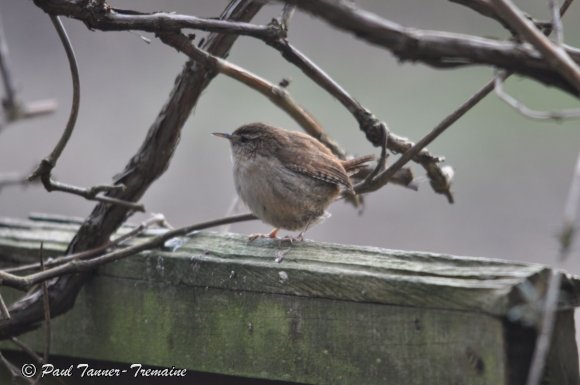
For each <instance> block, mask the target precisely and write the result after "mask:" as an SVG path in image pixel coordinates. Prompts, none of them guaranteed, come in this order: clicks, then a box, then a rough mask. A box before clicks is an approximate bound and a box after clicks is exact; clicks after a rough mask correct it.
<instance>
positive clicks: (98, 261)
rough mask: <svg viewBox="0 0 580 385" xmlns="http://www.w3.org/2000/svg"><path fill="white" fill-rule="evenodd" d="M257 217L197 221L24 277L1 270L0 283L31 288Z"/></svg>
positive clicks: (242, 215)
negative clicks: (170, 241)
mask: <svg viewBox="0 0 580 385" xmlns="http://www.w3.org/2000/svg"><path fill="white" fill-rule="evenodd" d="M254 219H256V217H255V216H254V215H253V214H241V215H234V216H231V217H225V218H220V219H216V220H212V221H208V222H202V223H196V224H193V225H190V226H185V227H181V228H178V229H175V230H169V231H167V232H166V233H164V234H162V235H158V236H156V237H153V238H151V239H149V240H147V241H144V242H141V243H139V244H136V245H132V246H128V247H126V248H123V249H120V250H115V251H112V252H110V253H107V254H104V255H101V256H98V257H95V258H92V259H88V260H84V259H74V260H71V261H69V262H67V263H65V264H62V265H58V266H56V267H53V268H50V269H48V270H45V271H41V272H38V273H34V274H30V275H28V276H24V277H18V276H16V275H13V274H9V273H6V272H5V271H0V283H1V284H2V285H5V286H9V287H14V288H20V289H22V288H29V287H30V286H32V285H36V284H38V283H40V282H44V281H46V280H49V279H51V278H54V277H59V276H62V275H65V274H70V273H74V272H79V271H87V270H92V269H94V268H95V267H97V266H100V265H103V264H105V263H108V262H112V261H115V260H118V259H121V258H125V257H128V256H131V255H134V254H136V253H139V252H141V251H144V250H150V249H154V248H157V247H161V246H163V244H164V243H165V242H166V241H168V240H169V239H172V238H175V237H179V236H183V235H187V234H189V233H191V232H193V231H198V230H203V229H207V228H210V227H216V226H221V225H224V224H228V223H237V222H244V221H250V220H254Z"/></svg>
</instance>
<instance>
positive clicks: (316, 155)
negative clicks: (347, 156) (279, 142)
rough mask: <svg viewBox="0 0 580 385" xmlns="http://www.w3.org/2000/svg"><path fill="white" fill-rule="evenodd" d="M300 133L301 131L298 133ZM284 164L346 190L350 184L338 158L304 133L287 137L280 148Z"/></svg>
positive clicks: (350, 186)
mask: <svg viewBox="0 0 580 385" xmlns="http://www.w3.org/2000/svg"><path fill="white" fill-rule="evenodd" d="M300 134H301V133H300ZM279 151H280V154H279V155H280V158H282V159H284V160H286V161H285V162H284V165H285V166H286V167H287V168H288V169H290V170H292V171H294V172H297V173H300V174H303V175H306V176H309V177H311V178H314V179H318V180H322V181H325V182H328V183H332V184H336V185H342V186H344V187H345V188H347V189H348V190H351V189H352V185H351V183H350V180H349V178H348V175H347V173H346V170H345V169H344V167H343V166H342V164H341V162H340V160H339V159H338V158H337V157H336V156H334V154H332V153H331V152H330V150H328V149H327V148H326V147H325V146H324V145H322V144H321V143H320V142H318V141H317V140H316V139H314V138H311V137H310V136H308V135H306V134H301V135H292V136H289V137H288V141H287V145H286V146H282V147H281V148H280V149H279Z"/></svg>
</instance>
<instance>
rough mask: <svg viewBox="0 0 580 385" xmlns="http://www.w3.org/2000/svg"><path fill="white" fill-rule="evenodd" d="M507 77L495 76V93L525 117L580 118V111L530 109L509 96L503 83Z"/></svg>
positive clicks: (500, 73) (499, 73)
mask: <svg viewBox="0 0 580 385" xmlns="http://www.w3.org/2000/svg"><path fill="white" fill-rule="evenodd" d="M505 78H506V76H505V75H504V74H502V72H501V71H500V72H498V73H496V75H495V79H494V85H495V93H496V95H497V96H498V97H499V98H500V99H501V100H503V101H504V102H506V104H507V105H508V106H510V107H512V108H513V109H515V110H516V111H518V112H519V113H521V114H522V115H524V116H527V117H528V118H532V119H541V120H547V119H552V120H562V119H568V118H578V117H580V109H578V108H575V109H570V110H562V111H537V110H532V109H531V108H528V107H527V106H526V105H525V104H524V103H522V102H520V101H519V100H517V99H516V98H514V97H513V96H511V95H509V94H508V93H507V92H506V91H505V90H504V88H503V82H504V79H505Z"/></svg>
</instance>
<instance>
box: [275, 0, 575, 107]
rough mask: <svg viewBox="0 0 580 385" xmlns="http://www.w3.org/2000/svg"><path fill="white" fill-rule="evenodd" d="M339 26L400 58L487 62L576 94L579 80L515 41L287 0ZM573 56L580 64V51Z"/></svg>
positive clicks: (315, 0) (439, 63) (334, 4)
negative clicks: (422, 27) (574, 81)
mask: <svg viewBox="0 0 580 385" xmlns="http://www.w3.org/2000/svg"><path fill="white" fill-rule="evenodd" d="M286 2H288V3H290V4H294V5H296V6H298V7H299V8H301V9H304V10H305V11H308V12H310V13H312V14H313V15H314V16H316V17H319V18H322V19H324V20H326V21H327V22H329V23H330V24H332V25H334V26H335V27H337V28H340V29H344V30H347V31H350V32H352V33H354V34H355V35H356V36H357V37H359V38H361V39H364V40H366V41H368V42H370V43H373V44H376V45H379V46H381V47H384V48H387V49H388V50H389V51H391V52H392V53H393V54H394V55H395V56H397V57H398V58H399V59H400V60H403V61H405V60H411V61H420V62H423V63H425V64H428V65H431V66H434V67H439V68H450V67H457V66H466V65H475V64H487V65H493V66H496V67H499V68H502V69H506V70H510V71H513V72H515V73H518V74H521V75H524V76H528V77H531V78H533V79H536V80H538V81H540V82H543V83H545V84H547V85H553V86H556V87H559V88H561V89H562V90H564V91H566V92H569V93H571V94H573V95H575V96H579V95H580V91H579V90H578V89H576V87H575V86H574V84H572V83H570V82H569V81H568V80H567V79H566V78H564V77H563V76H562V75H560V73H558V72H557V71H554V70H553V69H552V67H551V66H550V65H549V64H547V63H546V62H545V61H544V59H543V58H542V55H541V54H540V53H539V52H538V51H537V50H535V49H533V48H531V47H529V46H527V45H523V44H519V43H515V42H509V41H497V40H492V39H486V38H482V37H477V36H470V35H464V34H457V33H449V32H440V31H426V30H419V29H414V28H406V27H403V26H401V25H399V24H397V23H394V22H392V21H390V20H387V19H384V18H382V17H380V16H378V15H376V14H373V13H371V12H368V11H365V10H362V9H359V8H357V7H356V6H354V5H352V4H350V3H347V2H344V1H340V0H286ZM567 52H568V51H567ZM568 55H570V56H571V57H572V59H573V60H574V61H575V62H576V63H578V62H580V56H578V55H576V54H575V53H574V52H568Z"/></svg>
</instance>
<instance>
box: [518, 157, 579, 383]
mask: <svg viewBox="0 0 580 385" xmlns="http://www.w3.org/2000/svg"><path fill="white" fill-rule="evenodd" d="M579 201H580V154H579V155H578V160H577V161H576V167H575V169H574V175H573V176H572V183H571V184H570V191H569V192H568V199H567V200H566V207H565V209H564V220H563V226H562V232H561V234H560V239H559V241H560V250H559V253H558V256H557V258H556V263H555V265H554V266H553V267H552V269H551V272H552V273H551V276H550V281H549V283H548V290H547V291H546V297H545V300H544V307H543V309H542V314H543V319H542V322H541V327H540V330H539V332H538V337H537V340H536V347H535V349H534V355H533V356H532V362H531V363H530V372H529V374H528V381H527V385H539V384H540V381H541V379H542V374H543V372H544V366H545V364H546V358H547V357H548V352H549V351H550V341H551V340H552V333H553V331H554V320H555V317H556V310H557V307H558V306H557V305H558V296H559V293H560V282H561V280H562V273H560V270H561V268H562V265H563V263H564V262H565V261H566V259H567V258H568V255H569V254H570V250H571V247H572V244H573V241H574V236H575V233H576V215H577V213H578V203H579Z"/></svg>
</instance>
